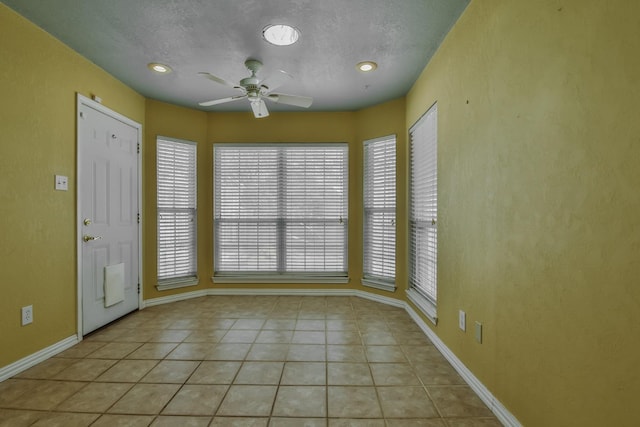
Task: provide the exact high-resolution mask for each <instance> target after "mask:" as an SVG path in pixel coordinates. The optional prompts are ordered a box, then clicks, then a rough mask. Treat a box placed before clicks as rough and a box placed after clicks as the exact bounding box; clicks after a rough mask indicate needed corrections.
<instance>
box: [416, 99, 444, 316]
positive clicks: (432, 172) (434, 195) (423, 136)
mask: <svg viewBox="0 0 640 427" xmlns="http://www.w3.org/2000/svg"><path fill="white" fill-rule="evenodd" d="M437 116H438V108H437V104H434V105H433V106H432V107H431V108H430V109H429V111H427V113H426V114H425V115H424V116H423V117H422V118H420V120H418V122H417V123H416V124H415V125H414V126H413V127H412V128H411V129H410V130H409V138H410V144H411V149H410V150H411V151H410V153H411V162H410V168H411V173H410V195H409V199H410V211H409V286H410V289H412V290H414V291H416V292H417V293H418V294H420V295H421V296H423V297H424V298H426V300H427V301H428V302H429V303H431V304H433V306H434V307H435V304H436V301H437V255H438V232H437V223H436V221H437V216H438V168H437V164H438V162H437V160H438V157H437V137H438V132H437Z"/></svg>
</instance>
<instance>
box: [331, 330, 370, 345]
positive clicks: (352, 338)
mask: <svg viewBox="0 0 640 427" xmlns="http://www.w3.org/2000/svg"><path fill="white" fill-rule="evenodd" d="M327 344H334V345H335V344H338V345H362V337H361V336H360V333H359V332H358V331H328V332H327Z"/></svg>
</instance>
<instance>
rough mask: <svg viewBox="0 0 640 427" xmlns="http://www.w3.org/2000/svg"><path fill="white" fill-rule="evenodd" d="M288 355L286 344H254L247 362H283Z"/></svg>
mask: <svg viewBox="0 0 640 427" xmlns="http://www.w3.org/2000/svg"><path fill="white" fill-rule="evenodd" d="M288 353H289V345H288V344H254V345H253V346H252V347H251V350H250V351H249V354H247V360H285V359H286V358H287V354H288Z"/></svg>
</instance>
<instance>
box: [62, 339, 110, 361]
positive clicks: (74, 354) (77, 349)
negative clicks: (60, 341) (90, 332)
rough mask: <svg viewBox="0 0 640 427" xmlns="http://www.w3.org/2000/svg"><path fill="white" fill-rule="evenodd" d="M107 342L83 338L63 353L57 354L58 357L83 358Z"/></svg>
mask: <svg viewBox="0 0 640 427" xmlns="http://www.w3.org/2000/svg"><path fill="white" fill-rule="evenodd" d="M105 344H106V343H104V342H99V341H87V340H83V341H81V342H79V343H78V344H76V345H74V346H73V347H70V348H68V349H66V350H65V351H63V352H62V353H59V354H58V355H56V357H68V358H72V359H81V358H83V357H85V356H86V355H88V354H90V353H93V352H94V351H96V350H97V349H99V348H100V347H103V346H104V345H105Z"/></svg>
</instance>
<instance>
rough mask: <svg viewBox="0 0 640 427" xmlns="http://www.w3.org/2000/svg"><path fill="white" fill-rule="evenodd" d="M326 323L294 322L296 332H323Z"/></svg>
mask: <svg viewBox="0 0 640 427" xmlns="http://www.w3.org/2000/svg"><path fill="white" fill-rule="evenodd" d="M325 329H326V323H325V321H324V320H312V319H299V320H298V321H297V322H296V330H297V331H324V330H325Z"/></svg>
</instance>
